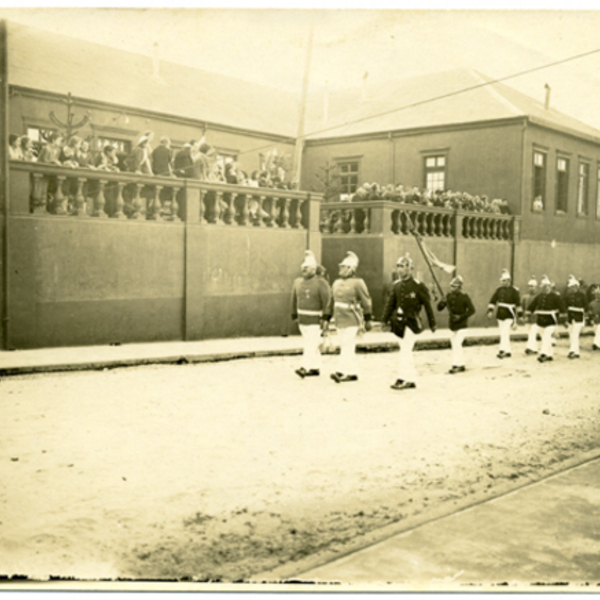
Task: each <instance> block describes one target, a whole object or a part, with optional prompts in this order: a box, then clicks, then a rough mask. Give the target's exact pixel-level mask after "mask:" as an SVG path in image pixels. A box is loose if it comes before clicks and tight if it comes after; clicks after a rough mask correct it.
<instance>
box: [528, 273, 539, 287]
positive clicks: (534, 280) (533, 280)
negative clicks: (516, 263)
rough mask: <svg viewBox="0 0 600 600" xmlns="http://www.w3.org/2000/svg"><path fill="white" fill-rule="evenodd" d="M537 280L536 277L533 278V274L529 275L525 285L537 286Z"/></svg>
mask: <svg viewBox="0 0 600 600" xmlns="http://www.w3.org/2000/svg"><path fill="white" fill-rule="evenodd" d="M537 284H538V282H537V279H536V278H535V275H532V276H531V279H530V280H529V281H528V282H527V285H535V286H537Z"/></svg>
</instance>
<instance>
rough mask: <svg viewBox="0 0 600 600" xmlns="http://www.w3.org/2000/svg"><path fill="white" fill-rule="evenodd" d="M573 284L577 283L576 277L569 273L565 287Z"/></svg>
mask: <svg viewBox="0 0 600 600" xmlns="http://www.w3.org/2000/svg"><path fill="white" fill-rule="evenodd" d="M575 285H579V281H577V278H576V277H575V275H569V281H568V282H567V287H573V286H575Z"/></svg>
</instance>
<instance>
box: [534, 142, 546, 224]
mask: <svg viewBox="0 0 600 600" xmlns="http://www.w3.org/2000/svg"><path fill="white" fill-rule="evenodd" d="M536 156H541V157H542V165H541V166H540V165H538V164H536ZM540 168H541V170H542V172H541V177H540V178H539V179H538V176H537V170H538V169H540ZM538 182H539V183H540V187H541V190H539V189H538V187H537V184H538ZM547 189H548V152H545V151H543V150H540V149H539V148H534V149H533V153H532V173H531V205H530V209H531V212H532V213H535V214H543V213H544V212H545V210H546V206H547ZM539 191H541V194H539V193H537V192H539ZM538 196H541V197H542V208H541V210H536V209H535V204H534V203H535V199H536V198H537V197H538Z"/></svg>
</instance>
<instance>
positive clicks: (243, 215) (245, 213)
mask: <svg viewBox="0 0 600 600" xmlns="http://www.w3.org/2000/svg"><path fill="white" fill-rule="evenodd" d="M239 197H240V198H241V199H242V210H241V211H240V220H239V221H238V223H239V224H240V226H245V225H248V219H249V217H250V210H249V209H248V194H240V196H239Z"/></svg>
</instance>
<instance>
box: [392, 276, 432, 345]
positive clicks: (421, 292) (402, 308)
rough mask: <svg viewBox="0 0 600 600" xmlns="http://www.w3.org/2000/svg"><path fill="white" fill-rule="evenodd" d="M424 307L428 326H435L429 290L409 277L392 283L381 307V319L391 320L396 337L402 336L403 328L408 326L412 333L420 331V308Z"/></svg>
mask: <svg viewBox="0 0 600 600" xmlns="http://www.w3.org/2000/svg"><path fill="white" fill-rule="evenodd" d="M423 307H425V312H426V313H427V320H428V321H429V327H430V328H431V329H432V330H434V329H435V328H436V322H435V315H434V314H433V309H432V308H431V300H430V298H429V290H428V289H427V287H426V286H425V285H424V284H422V283H421V282H420V281H417V280H416V279H413V278H412V277H409V278H408V279H401V280H400V281H397V282H396V283H395V284H394V288H393V290H392V293H391V294H390V295H389V297H388V300H387V302H386V304H385V308H384V309H383V317H382V321H383V322H384V323H388V322H391V325H392V331H393V332H394V333H395V334H396V335H397V336H398V337H404V330H405V328H406V327H409V328H410V329H411V330H412V331H413V332H414V333H421V331H423V325H422V323H421V318H420V313H421V308H423Z"/></svg>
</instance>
